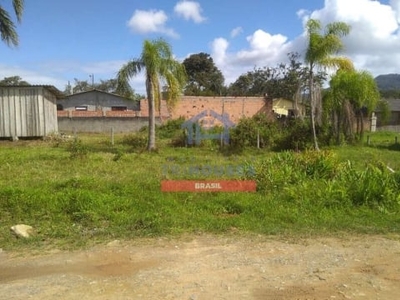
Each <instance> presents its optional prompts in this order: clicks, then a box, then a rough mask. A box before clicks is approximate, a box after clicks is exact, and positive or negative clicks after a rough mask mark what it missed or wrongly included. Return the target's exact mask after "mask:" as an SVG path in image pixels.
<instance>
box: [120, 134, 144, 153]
mask: <svg viewBox="0 0 400 300" xmlns="http://www.w3.org/2000/svg"><path fill="white" fill-rule="evenodd" d="M122 144H124V145H128V146H131V147H132V149H133V150H143V149H145V148H146V147H147V144H148V136H147V133H143V132H137V133H132V134H129V135H125V136H124V137H123V138H122Z"/></svg>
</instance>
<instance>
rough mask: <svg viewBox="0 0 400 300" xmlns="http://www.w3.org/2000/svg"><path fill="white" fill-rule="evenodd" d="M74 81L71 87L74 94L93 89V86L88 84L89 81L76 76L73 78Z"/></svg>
mask: <svg viewBox="0 0 400 300" xmlns="http://www.w3.org/2000/svg"><path fill="white" fill-rule="evenodd" d="M74 81H75V83H74V87H73V89H72V93H74V94H76V93H82V92H86V91H91V90H93V89H94V86H92V85H91V84H89V82H88V81H87V80H79V79H77V78H74Z"/></svg>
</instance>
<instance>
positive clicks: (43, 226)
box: [0, 134, 400, 249]
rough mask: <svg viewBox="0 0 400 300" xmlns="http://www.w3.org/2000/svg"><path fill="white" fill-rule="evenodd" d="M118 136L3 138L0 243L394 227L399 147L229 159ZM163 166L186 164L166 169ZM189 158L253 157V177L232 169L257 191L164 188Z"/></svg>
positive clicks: (224, 162) (69, 244) (252, 153)
mask: <svg viewBox="0 0 400 300" xmlns="http://www.w3.org/2000/svg"><path fill="white" fill-rule="evenodd" d="M381 135H382V134H381ZM377 136H378V135H377ZM379 137H380V138H382V137H381V136H379ZM114 140H115V143H114V145H111V142H110V137H109V136H107V135H80V136H79V137H78V139H77V140H76V142H74V141H73V140H72V142H71V141H69V142H62V141H18V142H8V141H1V142H0V172H1V174H2V175H1V177H0V245H1V247H2V248H3V249H19V248H22V249H24V248H26V247H32V246H35V247H48V246H49V247H59V248H66V249H73V248H77V247H85V246H88V245H91V244H93V243H97V242H107V241H111V240H114V239H132V238H136V237H154V236H165V235H171V236H176V235H181V234H184V233H201V232H208V233H218V234H219V233H227V232H232V231H234V232H238V233H244V234H246V233H256V234H265V235H292V236H298V235H307V236H309V235H327V234H341V233H343V232H345V233H363V234H364V233H368V234H370V233H373V234H378V233H379V234H389V233H394V234H398V233H399V232H400V217H399V204H400V196H399V192H398V187H399V184H400V180H399V178H400V176H399V175H398V174H399V172H396V173H394V174H392V173H391V172H390V171H387V170H386V169H385V168H382V166H385V165H388V166H390V167H391V168H392V169H394V170H397V171H399V170H400V151H397V150H393V147H392V144H390V143H387V144H385V143H381V144H379V145H378V144H374V145H369V146H366V145H361V146H353V147H350V146H343V147H338V148H332V149H330V150H329V151H328V152H326V153H325V152H324V154H321V155H320V154H316V153H313V152H305V153H302V154H296V153H291V152H283V153H272V152H265V151H261V150H254V149H253V150H249V151H245V152H244V153H243V154H234V155H225V154H223V153H221V152H220V151H219V150H218V149H216V147H213V148H212V147H211V148H210V147H204V148H171V147H168V146H167V144H168V140H161V141H159V146H160V150H159V151H157V152H153V153H147V152H146V151H142V150H143V149H142V148H140V147H139V148H138V147H135V146H134V145H129V144H127V143H125V142H124V141H126V140H127V139H126V136H122V135H120V136H119V135H116V136H115V139H114ZM348 162H350V166H349V163H348ZM167 164H177V165H179V166H180V167H181V169H180V170H183V171H182V172H175V173H170V174H165V172H163V166H165V165H167ZM193 164H194V165H204V164H209V165H217V166H229V165H231V166H238V165H240V166H241V165H245V164H248V165H251V166H252V167H253V168H254V169H255V170H256V174H246V173H243V174H234V177H235V178H237V179H240V178H252V179H254V180H256V181H257V184H258V191H257V192H256V193H184V192H182V193H163V192H161V191H160V181H161V180H162V179H165V178H169V179H185V178H187V177H188V176H189V175H188V174H186V173H185V171H184V170H186V169H185V166H186V167H188V166H190V165H193ZM396 176H397V177H396ZM192 177H193V178H198V179H199V176H197V177H196V175H193V176H192ZM200 177H201V176H200ZM203 177H204V176H203ZM396 188H397V190H396ZM19 223H24V224H28V225H31V226H33V227H34V228H35V231H36V234H35V236H34V237H33V238H30V239H27V240H24V239H18V238H16V237H14V236H13V235H12V234H11V233H10V227H11V226H13V225H15V224H19Z"/></svg>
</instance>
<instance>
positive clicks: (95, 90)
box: [66, 89, 129, 100]
mask: <svg viewBox="0 0 400 300" xmlns="http://www.w3.org/2000/svg"><path fill="white" fill-rule="evenodd" d="M93 92H97V93H102V94H106V95H112V96H115V97H119V98H122V99H125V100H129V99H128V98H126V97H123V96H121V95H118V94H114V93H109V92H105V91H102V90H98V89H92V90H89V91H83V92H78V93H74V94H71V95H68V96H66V97H67V98H68V97H71V96H76V95H82V94H88V93H93Z"/></svg>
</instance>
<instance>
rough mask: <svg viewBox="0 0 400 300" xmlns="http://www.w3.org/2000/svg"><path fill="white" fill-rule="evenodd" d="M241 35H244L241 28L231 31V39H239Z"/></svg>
mask: <svg viewBox="0 0 400 300" xmlns="http://www.w3.org/2000/svg"><path fill="white" fill-rule="evenodd" d="M241 33H243V28H242V27H240V26H239V27H236V28H234V29H232V31H231V38H234V37H237V36H238V35H240V34H241Z"/></svg>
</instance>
